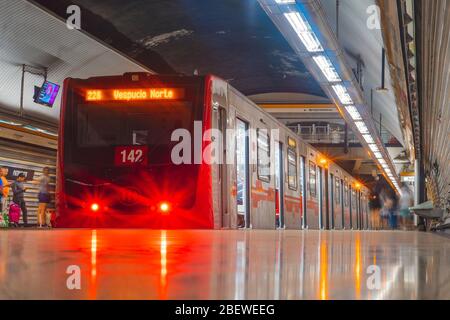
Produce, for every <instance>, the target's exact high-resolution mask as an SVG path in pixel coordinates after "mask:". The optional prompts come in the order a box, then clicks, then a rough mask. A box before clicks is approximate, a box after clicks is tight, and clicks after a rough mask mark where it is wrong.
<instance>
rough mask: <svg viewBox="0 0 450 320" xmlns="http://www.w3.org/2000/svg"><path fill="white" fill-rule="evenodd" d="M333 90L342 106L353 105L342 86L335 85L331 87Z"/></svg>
mask: <svg viewBox="0 0 450 320" xmlns="http://www.w3.org/2000/svg"><path fill="white" fill-rule="evenodd" d="M333 90H334V92H336V95H337V96H338V98H339V100H340V101H341V103H342V104H343V105H347V104H353V100H352V98H351V97H350V95H349V94H348V91H347V89H346V88H345V87H344V86H343V85H342V84H335V85H334V86H333Z"/></svg>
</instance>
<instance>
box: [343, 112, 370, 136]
mask: <svg viewBox="0 0 450 320" xmlns="http://www.w3.org/2000/svg"><path fill="white" fill-rule="evenodd" d="M345 110H347V112H348V113H349V114H350V116H351V117H352V119H353V120H362V118H361V115H360V114H359V112H358V109H356V107H355V106H346V107H345ZM369 136H370V135H369ZM371 138H372V137H371ZM366 141H367V140H366Z"/></svg>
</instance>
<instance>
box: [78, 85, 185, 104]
mask: <svg viewBox="0 0 450 320" xmlns="http://www.w3.org/2000/svg"><path fill="white" fill-rule="evenodd" d="M184 97H185V92H184V89H182V88H133V89H92V90H86V93H85V100H86V101H146V100H179V99H183V98H184Z"/></svg>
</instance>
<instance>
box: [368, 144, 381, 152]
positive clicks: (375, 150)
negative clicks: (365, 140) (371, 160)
mask: <svg viewBox="0 0 450 320" xmlns="http://www.w3.org/2000/svg"><path fill="white" fill-rule="evenodd" d="M369 148H370V150H372V152H380V149H378V146H377V145H376V144H369Z"/></svg>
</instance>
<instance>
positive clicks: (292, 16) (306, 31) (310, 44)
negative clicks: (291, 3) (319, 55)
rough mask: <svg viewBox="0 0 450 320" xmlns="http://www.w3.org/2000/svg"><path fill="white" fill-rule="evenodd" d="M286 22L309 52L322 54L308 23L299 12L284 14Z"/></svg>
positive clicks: (320, 46)
mask: <svg viewBox="0 0 450 320" xmlns="http://www.w3.org/2000/svg"><path fill="white" fill-rule="evenodd" d="M284 16H285V17H286V19H287V21H289V23H290V24H291V26H292V28H293V29H294V31H295V32H296V33H297V35H298V37H299V38H300V40H301V41H302V43H303V45H304V46H305V47H306V50H308V51H309V52H323V47H322V45H321V44H320V42H319V39H317V37H316V35H315V34H314V32H313V30H312V28H311V26H310V24H309V22H308V21H307V20H306V19H305V18H304V17H303V16H302V15H301V14H300V13H299V12H288V13H285V14H284Z"/></svg>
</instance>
